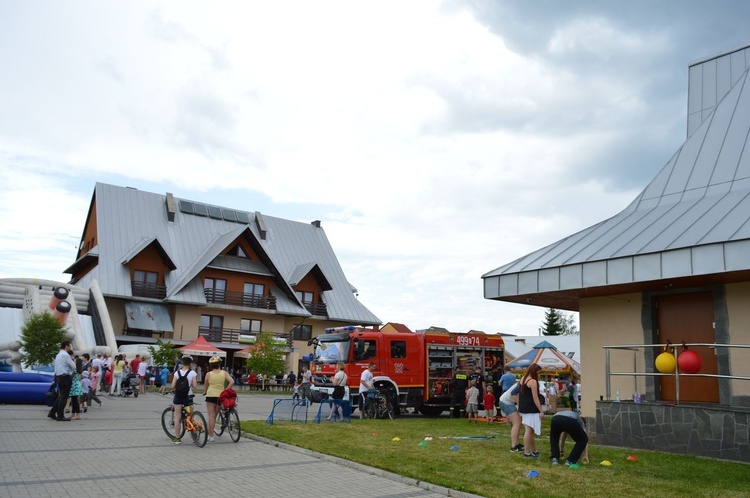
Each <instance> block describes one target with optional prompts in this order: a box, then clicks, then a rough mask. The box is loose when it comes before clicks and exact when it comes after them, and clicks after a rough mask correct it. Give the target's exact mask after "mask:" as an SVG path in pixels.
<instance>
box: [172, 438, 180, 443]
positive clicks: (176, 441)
mask: <svg viewBox="0 0 750 498" xmlns="http://www.w3.org/2000/svg"><path fill="white" fill-rule="evenodd" d="M172 443H173V444H180V443H182V440H181V439H180V438H178V437H176V438H174V439H172Z"/></svg>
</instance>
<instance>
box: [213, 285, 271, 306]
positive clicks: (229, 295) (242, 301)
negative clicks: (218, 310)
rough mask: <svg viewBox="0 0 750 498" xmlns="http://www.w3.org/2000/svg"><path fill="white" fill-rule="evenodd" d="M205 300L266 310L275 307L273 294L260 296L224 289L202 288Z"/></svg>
mask: <svg viewBox="0 0 750 498" xmlns="http://www.w3.org/2000/svg"><path fill="white" fill-rule="evenodd" d="M203 293H204V294H205V296H206V302H209V303H214V304H227V305H229V306H242V307H244V308H261V309H266V310H275V309H276V297H275V296H262V295H260V294H245V293H244V292H234V291H225V290H217V289H203Z"/></svg>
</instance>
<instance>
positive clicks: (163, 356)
mask: <svg viewBox="0 0 750 498" xmlns="http://www.w3.org/2000/svg"><path fill="white" fill-rule="evenodd" d="M148 350H149V352H150V353H151V358H152V359H153V360H154V365H165V364H166V365H169V366H170V367H174V364H175V362H174V357H175V355H176V354H178V351H177V346H175V345H174V344H172V343H171V342H162V341H161V338H159V339H156V345H155V346H149V347H148Z"/></svg>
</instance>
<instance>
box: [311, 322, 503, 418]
mask: <svg viewBox="0 0 750 498" xmlns="http://www.w3.org/2000/svg"><path fill="white" fill-rule="evenodd" d="M308 345H314V346H315V349H314V353H313V355H312V359H311V361H310V371H311V372H312V374H313V384H314V387H313V389H316V390H319V391H323V392H327V393H329V394H330V393H331V392H332V391H333V376H334V375H335V374H336V364H337V363H338V362H343V363H344V364H345V367H346V369H345V371H346V374H347V376H348V382H347V387H348V393H349V394H350V396H351V397H350V399H351V401H352V405H357V397H356V395H357V394H358V391H359V381H360V376H361V374H362V371H363V370H364V369H366V368H367V366H368V365H369V364H370V362H373V363H375V365H376V370H375V371H374V372H373V380H374V383H375V387H377V388H379V389H381V390H385V391H386V392H387V394H388V395H389V398H390V399H392V400H393V403H394V405H395V406H394V409H395V411H396V413H399V412H400V410H404V409H405V408H413V409H415V410H418V411H419V412H420V413H422V414H423V415H429V416H437V415H439V414H440V413H442V412H443V411H444V410H448V409H450V403H451V395H452V393H451V379H452V377H453V375H454V372H455V369H456V367H458V369H459V371H460V372H461V373H464V374H466V375H469V374H471V373H474V372H475V370H476V368H477V367H479V368H481V369H482V375H483V376H484V377H485V378H487V376H488V374H489V372H490V371H491V370H492V368H493V367H495V366H498V367H499V368H500V369H502V367H503V359H504V357H503V353H504V350H505V343H504V342H503V339H502V337H500V336H496V335H487V334H484V333H482V332H479V333H468V334H461V333H452V332H432V331H425V332H381V331H379V330H374V329H370V328H365V327H358V326H353V325H352V326H346V327H335V328H329V329H326V333H325V334H321V335H319V336H317V337H315V338H313V339H312V340H311V341H310V342H309V343H308Z"/></svg>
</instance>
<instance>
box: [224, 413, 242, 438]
mask: <svg viewBox="0 0 750 498" xmlns="http://www.w3.org/2000/svg"><path fill="white" fill-rule="evenodd" d="M227 426H228V427H229V437H230V438H232V441H234V442H235V443H236V442H237V441H239V440H240V436H242V428H241V427H240V416H239V415H238V414H237V410H235V409H234V408H231V409H230V410H229V411H228V412H227Z"/></svg>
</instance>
